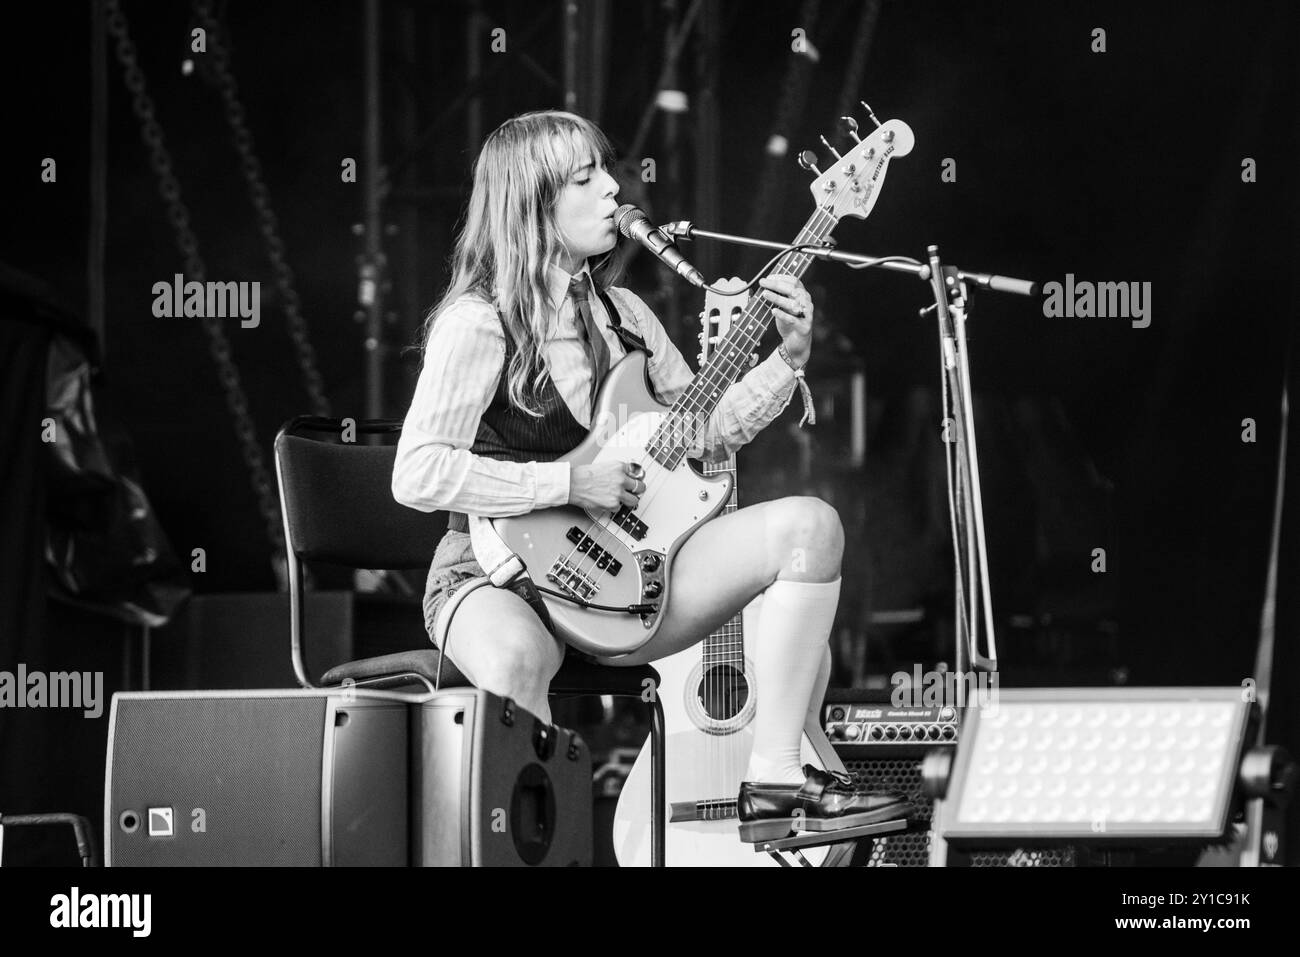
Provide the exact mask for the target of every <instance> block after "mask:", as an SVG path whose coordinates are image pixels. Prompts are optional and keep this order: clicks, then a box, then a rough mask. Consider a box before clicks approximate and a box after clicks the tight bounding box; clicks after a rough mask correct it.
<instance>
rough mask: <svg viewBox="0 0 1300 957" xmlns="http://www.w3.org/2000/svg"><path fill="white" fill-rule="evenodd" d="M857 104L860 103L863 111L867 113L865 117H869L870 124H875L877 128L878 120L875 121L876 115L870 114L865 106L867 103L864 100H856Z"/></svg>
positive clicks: (868, 108) (869, 109)
mask: <svg viewBox="0 0 1300 957" xmlns="http://www.w3.org/2000/svg"><path fill="white" fill-rule="evenodd" d="M858 102H859V103H861V104H862V107H863V109H865V110H866V111H867V116H869V117H871V122H872V123H875V124H876V125H877V126H879V125H880V120H878V119H876V114H875V113H873V112H871V107H869V106H867V101H866V100H858Z"/></svg>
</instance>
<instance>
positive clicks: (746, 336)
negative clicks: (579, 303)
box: [563, 209, 836, 591]
mask: <svg viewBox="0 0 1300 957" xmlns="http://www.w3.org/2000/svg"><path fill="white" fill-rule="evenodd" d="M818 216H823V217H825V219H827V220H829V225H830V226H832V227H833V226H834V225H835V222H836V220H835V219H834V217H832V216H829V215H828V214H826V213H825V211H824V210H822V209H818V211H817V214H815V215H814V216H813V217H811V218H810V219H809V223H810V224H811V223H813V222H814V221H815V220H816V219H817V217H818ZM817 225H818V226H819V227H823V228H824V225H825V224H817ZM804 233H812V230H811V229H810V227H809V225H808V224H805V226H804V228H803V229H802V230H800V234H799V236H800V238H799V239H797V240H796V242H802V241H805V240H803V239H802V237H803V235H804ZM813 235H815V234H813ZM811 259H812V257H811V256H810V255H808V254H806V253H792V254H791V255H790V258H789V259H788V260H785V259H783V260H781V262H779V263H778V264H777V266H776V267H774V268H773V270H772V273H773V274H776V275H796V276H797V275H799V274H801V273H802V272H803V271H804V269H806V268H807V264H808V262H810V261H811ZM787 269H789V270H790V271H786V270H787ZM755 305H757V308H754V306H755ZM772 309H773V306H772V305H771V304H770V303H768V302H767V301H765V300H761V299H760V300H753V301H752V302H751V305H750V307H747V308H746V315H745V316H742V319H741V322H740V323H738V324H737V329H736V330H733V331H732V332H729V333H728V335H727V336H726V337H725V338H726V339H727V340H732V348H731V349H730V350H729V352H728V351H724V353H723V360H724V361H722V362H718V363H716V364H714V365H712V366H711V367H706V368H705V369H704V370H702V372H701V375H697V376H696V377H695V379H693V380H692V382H691V385H690V386H689V387H688V388H687V390H686V392H685V393H683V395H682V396H681V397H679V398H678V400H677V402H676V403H674V406H673V409H672V410H671V411H670V412H669V415H668V417H667V418H666V421H665V423H661V424H660V426H659V428H658V429H657V430H656V433H655V436H653V437H652V439H651V444H653V443H654V442H655V439H656V438H657V437H658V436H659V435H660V434H661V433H662V432H663V430H664V426H665V424H666V423H667V421H671V420H673V419H680V418H681V411H682V410H683V409H689V410H690V412H691V414H692V416H693V417H694V418H695V419H698V414H699V411H700V410H699V409H697V408H694V406H695V404H696V403H698V401H699V398H700V395H699V393H700V390H699V388H698V387H697V384H698V383H699V382H700V381H701V380H704V381H706V382H709V383H711V385H712V386H713V387H715V388H716V387H718V386H722V387H723V389H722V391H724V392H725V390H726V388H728V387H730V385H731V384H732V381H733V378H734V376H735V375H736V373H738V372H739V371H740V370H741V369H742V368H743V365H744V360H741V359H740V358H739V357H740V356H741V355H742V354H743V355H746V356H748V354H749V351H750V350H751V349H752V348H753V346H754V345H756V344H757V342H758V341H759V339H760V338H761V337H762V334H763V333H764V332H765V331H766V329H767V324H768V319H769V318H770V317H769V316H766V315H764V316H762V318H761V319H760V318H759V317H760V314H762V313H763V312H764V311H766V312H768V313H770V312H771V311H772ZM751 311H752V313H753V314H752V315H750V313H751ZM737 342H743V343H744V345H742V346H741V347H740V348H738V349H737V348H734V345H735V343H737ZM724 367H726V368H725V369H724ZM715 376H721V378H719V380H718V381H716V382H714V381H713V379H714V377H715ZM724 383H725V384H724ZM693 393H694V394H693ZM593 415H594V410H593ZM698 431H699V430H698V429H695V428H694V427H692V431H691V433H690V443H689V444H693V443H694V440H695V437H696V436H697V434H698ZM689 444H688V445H687V446H685V448H689ZM685 448H682V449H677V448H676V447H674V451H673V454H672V456H671V457H670V458H671V460H672V462H673V464H672V469H665V471H664V472H663V473H662V474H661V475H659V476H656V479H657V481H655V482H654V483H653V490H652V488H651V483H650V482H647V483H646V486H647V487H646V491H645V492H644V493H643V494H642V496H641V502H640V503H639V505H638V507H639V508H643V509H644V508H647V507H648V506H649V505H650V503H651V502H652V501H653V500H654V499H655V498H656V497H657V496H658V493H659V492H660V491H661V490H662V489H663V487H664V486H665V485H666V484H668V479H669V478H670V477H671V475H672V470H675V468H676V466H677V465H678V464H680V462H681V459H682V457H683V456H684V453H685ZM656 451H660V452H662V451H663V449H662V446H661V447H660V448H659V449H657V450H656ZM651 457H652V458H655V460H656V463H657V464H662V463H659V461H658V458H657V457H656V456H655V455H654V453H653V452H652V453H651ZM637 464H638V465H640V466H642V468H643V469H644V467H645V463H644V462H641V461H638V462H637ZM643 474H646V475H647V476H649V475H650V473H649V472H648V471H645V472H644V473H643ZM611 514H612V513H611ZM589 517H590V516H589ZM607 521H608V520H607V519H604V518H602V519H595V520H593V522H592V524H591V525H590V526H588V528H587V529H586V531H585V532H583V533H581V534H580V536H579V540H578V542H576V543H574V547H573V548H572V549H571V550H570V551H569V553H568V554H567V555H565V556H564V557H563V563H564V564H565V565H566V566H568V567H570V568H573V569H575V570H577V571H578V572H579V574H581V575H582V576H583V577H584V578H587V579H588V580H589V581H592V583H593V584H595V585H596V586H597V587H596V589H595V590H596V591H599V582H600V581H601V579H603V578H604V577H606V576H607V575H608V572H607V568H608V563H607V565H606V568H605V569H602V568H600V565H599V558H591V552H592V551H595V550H596V548H598V547H604V546H603V545H602V542H604V541H605V538H606V536H605V533H609V537H610V538H611V539H612V540H613V541H614V542H619V538H618V535H617V533H616V532H614V530H613V529H612V528H611V527H610V526H609V525H608V524H607ZM597 527H599V528H600V529H602V531H600V532H597V533H596V534H595V535H594V536H593V535H592V532H593V531H594V530H595V529H596V528H597ZM583 536H585V537H586V538H588V539H590V541H591V543H592V544H591V545H590V546H589V548H588V553H587V555H586V556H585V557H586V558H587V559H588V560H590V561H591V563H592V564H591V567H590V568H587V567H584V560H583V559H582V558H579V559H577V560H576V562H575V561H574V556H575V555H576V554H577V553H578V552H579V550H580V547H581V542H582V539H583ZM620 543H621V542H620ZM606 551H607V552H608V553H609V554H610V555H613V551H612V550H609V549H608V548H606ZM666 584H667V583H666V582H665V586H666ZM665 590H666V588H665Z"/></svg>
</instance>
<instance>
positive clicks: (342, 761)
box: [104, 691, 409, 867]
mask: <svg viewBox="0 0 1300 957" xmlns="http://www.w3.org/2000/svg"><path fill="white" fill-rule="evenodd" d="M408 708H409V706H408V705H407V704H406V703H405V702H402V701H395V700H383V699H376V698H367V697H363V696H362V695H360V694H357V695H355V696H345V695H344V694H342V693H339V692H335V693H333V694H331V693H328V692H324V691H320V692H316V691H238V692H203V691H190V692H185V691H180V692H141V693H131V694H118V695H114V697H113V706H112V712H111V715H110V718H109V732H108V761H107V770H106V774H105V786H104V800H105V812H104V852H105V853H104V862H105V864H106V865H108V866H118V867H120V866H177V865H180V866H203V865H208V866H211V865H240V866H267V865H276V866H307V867H312V866H322V865H324V866H330V865H341V866H345V865H390V866H391V865H405V864H406V863H407V862H408V847H409V840H408V832H407V793H408V786H407V782H408V777H407V766H408V761H407V743H408V727H409V717H408Z"/></svg>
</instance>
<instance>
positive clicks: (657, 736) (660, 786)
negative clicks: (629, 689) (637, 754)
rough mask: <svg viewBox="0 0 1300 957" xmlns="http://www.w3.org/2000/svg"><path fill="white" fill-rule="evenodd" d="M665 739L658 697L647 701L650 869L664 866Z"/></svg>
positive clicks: (665, 813) (665, 821)
mask: <svg viewBox="0 0 1300 957" xmlns="http://www.w3.org/2000/svg"><path fill="white" fill-rule="evenodd" d="M666 746H667V737H666V735H665V733H664V709H663V706H662V705H661V704H660V703H659V697H658V695H654V696H653V698H652V700H651V702H650V748H651V752H650V866H651V867H663V866H664V839H665V834H666V831H667V821H668V811H667V807H666V805H667V798H666V796H665V794H666V788H665V784H664V779H665V778H666V777H667V764H666V761H665V759H664V751H665V748H666Z"/></svg>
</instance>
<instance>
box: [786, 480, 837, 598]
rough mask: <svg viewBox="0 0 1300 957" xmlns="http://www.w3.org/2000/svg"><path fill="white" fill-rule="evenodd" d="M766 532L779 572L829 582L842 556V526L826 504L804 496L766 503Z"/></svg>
mask: <svg viewBox="0 0 1300 957" xmlns="http://www.w3.org/2000/svg"><path fill="white" fill-rule="evenodd" d="M770 506H771V513H770V515H769V517H768V532H769V537H770V540H771V543H772V546H773V547H774V548H775V550H776V553H775V556H774V557H775V558H776V560H777V561H778V563H779V565H780V568H781V569H782V570H783V571H790V572H793V573H795V574H798V575H800V576H801V577H803V576H805V575H806V576H812V577H826V578H833V577H834V576H835V575H837V574H838V573H839V568H840V560H841V558H843V556H844V525H843V524H842V523H841V522H840V516H839V512H837V511H836V510H835V508H834V507H833V506H831V505H830V504H828V503H827V502H824V501H822V500H821V499H819V498H814V497H812V496H807V495H796V496H790V497H789V498H783V499H778V500H777V501H775V502H772V503H770Z"/></svg>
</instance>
